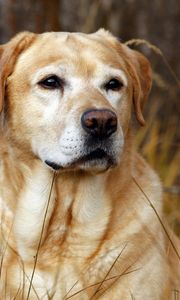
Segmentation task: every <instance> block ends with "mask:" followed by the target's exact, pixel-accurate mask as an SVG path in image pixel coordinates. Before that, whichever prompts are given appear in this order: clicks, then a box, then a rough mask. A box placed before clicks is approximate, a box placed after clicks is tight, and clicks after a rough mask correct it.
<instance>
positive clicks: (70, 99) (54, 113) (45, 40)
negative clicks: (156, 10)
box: [1, 31, 150, 171]
mask: <svg viewBox="0 0 180 300" xmlns="http://www.w3.org/2000/svg"><path fill="white" fill-rule="evenodd" d="M26 35H27V36H26V40H27V42H26V45H24V46H22V49H21V50H19V52H21V53H18V54H17V52H18V51H17V50H16V51H14V52H13V53H12V54H11V55H12V56H14V57H15V59H14V61H13V63H12V65H13V68H12V69H13V70H9V71H8V72H6V71H4V73H3V74H4V75H2V76H1V81H3V82H2V84H3V83H4V82H5V84H6V93H5V97H4V96H2V97H3V98H5V103H4V111H5V112H4V115H5V123H6V124H7V127H8V131H9V133H10V137H11V138H12V139H13V141H14V142H15V143H16V145H18V147H21V148H22V149H24V151H28V152H31V153H32V154H33V155H35V156H37V157H38V158H40V159H41V160H42V161H43V162H45V163H46V164H47V165H49V166H50V167H52V168H53V169H62V168H63V169H72V168H73V169H74V168H75V169H85V170H94V171H104V170H106V169H107V168H109V167H112V166H115V165H117V164H118V163H119V161H120V159H121V155H122V152H123V146H124V140H125V136H126V134H127V132H128V127H129V121H130V118H131V106H132V103H133V101H134V104H135V111H136V114H137V118H138V119H139V121H140V122H141V123H143V117H142V114H141V108H142V104H143V99H144V98H145V97H146V95H147V93H148V91H149V88H150V75H149V74H150V71H149V70H150V68H149V64H148V62H147V60H146V59H145V58H144V57H143V56H142V55H140V54H137V53H135V52H134V51H132V50H130V49H129V50H128V48H127V47H126V46H123V45H121V44H120V43H119V42H118V41H117V40H116V39H115V38H113V37H112V36H111V35H110V34H108V33H106V32H104V31H99V32H97V33H95V34H91V35H86V34H79V33H70V34H69V33H45V34H41V35H33V36H32V34H31V36H30V37H29V41H28V34H26ZM16 39H17V38H16ZM13 43H14V44H13ZM13 43H12V44H13V45H10V46H11V48H13V47H16V49H17V45H18V42H16V40H14V41H13ZM20 43H22V39H21V42H19V44H20ZM14 45H16V46H14ZM5 48H6V47H5ZM5 48H4V49H3V51H2V52H3V54H4V53H5V52H6V51H7V49H5ZM15 52H16V53H15ZM2 56H3V55H2ZM4 56H5V55H4ZM9 57H10V55H9ZM10 59H11V57H10V58H9V60H10ZM10 63H11V61H10ZM10 63H9V64H10ZM4 69H5V67H4ZM6 73H7V74H6ZM3 94H4V93H3ZM1 101H2V100H1Z"/></svg>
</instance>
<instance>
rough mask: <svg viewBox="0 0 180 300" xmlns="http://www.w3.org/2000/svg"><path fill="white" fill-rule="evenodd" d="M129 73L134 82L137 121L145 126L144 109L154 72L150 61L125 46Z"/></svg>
mask: <svg viewBox="0 0 180 300" xmlns="http://www.w3.org/2000/svg"><path fill="white" fill-rule="evenodd" d="M123 48H124V50H125V54H126V62H127V66H128V71H129V73H130V76H131V78H132V82H133V103H134V108H135V113H136V117H137V120H138V121H139V123H140V124H141V125H145V120H144V117H143V113H142V111H143V107H144V104H145V102H146V99H147V97H148V94H149V92H150V89H151V85H152V70H151V66H150V63H149V61H148V59H147V58H146V57H145V56H144V55H143V54H141V53H139V52H138V51H135V50H132V49H130V48H128V47H127V46H124V45H123Z"/></svg>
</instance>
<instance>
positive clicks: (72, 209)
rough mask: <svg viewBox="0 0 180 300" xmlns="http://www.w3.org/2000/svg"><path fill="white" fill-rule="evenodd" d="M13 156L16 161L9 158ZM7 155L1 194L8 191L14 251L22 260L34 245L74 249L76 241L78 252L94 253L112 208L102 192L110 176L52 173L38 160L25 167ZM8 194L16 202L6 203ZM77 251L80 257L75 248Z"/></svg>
mask: <svg viewBox="0 0 180 300" xmlns="http://www.w3.org/2000/svg"><path fill="white" fill-rule="evenodd" d="M11 151H12V149H11ZM17 154H18V158H19V159H18V160H17V157H16V159H15V155H17ZM7 155H8V154H7ZM13 155H14V157H13V159H12V153H11V155H9V158H8V159H6V158H4V164H6V172H9V175H8V174H4V176H7V175H8V176H9V186H8V187H5V190H7V191H9V198H10V200H9V201H8V202H9V203H8V204H10V207H11V209H12V211H13V219H12V222H13V233H14V234H15V236H16V237H18V244H17V245H16V246H17V248H18V252H19V253H20V255H21V256H22V258H23V259H24V260H27V259H28V260H29V259H32V258H33V257H34V256H35V255H36V252H37V248H38V247H39V245H40V244H41V249H43V247H44V248H46V243H49V242H51V244H52V247H53V245H57V244H61V245H63V244H64V243H66V244H67V243H68V244H71V243H73V244H75V243H76V241H75V240H76V238H75V237H76V236H78V242H77V243H78V244H79V247H81V244H82V243H85V244H87V245H86V246H87V248H88V253H91V252H92V251H93V249H95V248H96V246H95V245H94V243H98V242H99V241H100V240H102V238H103V236H104V235H106V228H107V224H108V223H109V220H110V215H111V211H112V209H113V204H112V203H111V202H112V196H111V197H110V195H108V193H107V190H106V187H107V185H108V184H110V182H111V181H112V180H114V179H113V178H112V177H113V175H112V171H111V170H109V171H107V172H105V173H102V174H98V175H92V174H87V173H85V172H84V173H83V172H62V173H61V172H59V173H56V174H55V173H54V172H53V171H52V170H50V169H49V168H48V167H47V166H46V165H45V164H44V163H43V162H41V161H40V160H38V159H34V160H31V164H29V162H27V160H26V159H24V158H23V157H22V159H21V156H20V155H19V153H18V151H17V153H15V149H13ZM10 157H11V159H10ZM129 161H130V160H129ZM25 162H27V163H25ZM122 163H124V162H122ZM127 168H128V166H127ZM127 170H128V169H127ZM113 172H114V171H113ZM127 172H129V171H127ZM114 174H115V173H114ZM117 174H119V171H118V173H117ZM118 188H120V184H119V183H118ZM11 191H12V193H11ZM15 191H16V193H15ZM12 195H16V199H12ZM110 199H111V200H110ZM101 216H103V219H101ZM87 241H88V243H87ZM76 247H77V245H76ZM90 248H92V249H90ZM66 249H67V247H66ZM82 249H84V248H83V247H82ZM76 250H77V249H76ZM91 250H92V251H91ZM78 251H79V252H78V253H80V249H79V250H78ZM82 251H83V252H84V250H82ZM82 255H83V253H82Z"/></svg>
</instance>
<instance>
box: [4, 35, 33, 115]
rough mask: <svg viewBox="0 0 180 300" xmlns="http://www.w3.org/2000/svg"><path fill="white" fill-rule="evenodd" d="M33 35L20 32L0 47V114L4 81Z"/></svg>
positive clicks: (31, 40)
mask: <svg viewBox="0 0 180 300" xmlns="http://www.w3.org/2000/svg"><path fill="white" fill-rule="evenodd" d="M34 38H35V34H33V33H30V32H22V33H20V34H18V35H17V36H15V37H14V38H13V39H11V40H10V42H8V43H7V44H4V45H2V46H0V112H1V111H2V108H3V103H4V94H5V86H6V80H7V78H8V76H9V75H10V74H11V73H12V72H13V67H14V65H15V63H16V59H17V57H18V55H19V54H20V53H21V52H22V51H23V50H25V49H26V48H27V47H28V46H29V45H30V44H31V43H32V42H33V40H34Z"/></svg>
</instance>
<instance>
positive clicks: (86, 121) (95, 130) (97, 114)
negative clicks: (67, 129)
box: [81, 109, 117, 138]
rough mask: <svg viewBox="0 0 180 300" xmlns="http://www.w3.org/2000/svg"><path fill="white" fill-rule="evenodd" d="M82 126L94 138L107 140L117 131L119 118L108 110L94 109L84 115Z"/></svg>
mask: <svg viewBox="0 0 180 300" xmlns="http://www.w3.org/2000/svg"><path fill="white" fill-rule="evenodd" d="M81 124H82V127H83V128H84V130H85V131H86V132H87V133H89V134H91V135H92V136H94V137H98V138H107V137H109V136H110V135H111V134H112V133H114V132H115V131H116V130H117V116H116V114H115V113H114V112H113V111H111V110H108V109H92V110H88V111H86V112H84V113H83V115H82V117H81Z"/></svg>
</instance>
